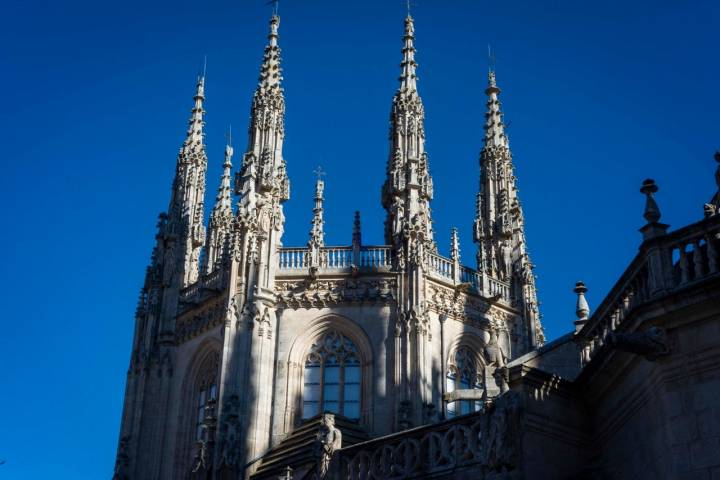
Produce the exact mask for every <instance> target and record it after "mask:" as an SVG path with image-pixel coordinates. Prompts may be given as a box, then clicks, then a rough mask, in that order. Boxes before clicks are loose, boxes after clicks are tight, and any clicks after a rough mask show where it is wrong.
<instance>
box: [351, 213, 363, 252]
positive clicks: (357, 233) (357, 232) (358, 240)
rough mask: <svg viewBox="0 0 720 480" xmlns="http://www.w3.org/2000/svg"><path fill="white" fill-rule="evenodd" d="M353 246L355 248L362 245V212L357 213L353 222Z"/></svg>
mask: <svg viewBox="0 0 720 480" xmlns="http://www.w3.org/2000/svg"><path fill="white" fill-rule="evenodd" d="M352 244H353V247H354V246H356V245H357V246H358V247H359V246H360V245H362V231H361V229H360V212H359V211H357V210H356V211H355V218H354V220H353V231H352Z"/></svg>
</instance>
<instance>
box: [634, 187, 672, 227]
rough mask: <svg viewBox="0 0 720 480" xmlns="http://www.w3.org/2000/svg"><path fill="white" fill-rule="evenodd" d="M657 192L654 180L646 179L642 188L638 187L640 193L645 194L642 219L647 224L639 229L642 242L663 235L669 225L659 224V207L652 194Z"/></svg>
mask: <svg viewBox="0 0 720 480" xmlns="http://www.w3.org/2000/svg"><path fill="white" fill-rule="evenodd" d="M657 191H658V186H657V185H655V180H652V179H650V178H648V179H647V180H645V181H643V184H642V187H640V193H643V194H645V196H646V200H645V212H644V213H643V217H645V220H647V222H648V223H647V224H646V225H645V226H643V227H642V228H641V229H640V232H641V233H642V234H643V239H644V240H649V239H651V238H655V237H658V236H660V235H665V234H666V233H667V229H668V227H669V225H666V224H664V223H660V207H658V204H657V202H656V201H655V197H654V194H655V192H657Z"/></svg>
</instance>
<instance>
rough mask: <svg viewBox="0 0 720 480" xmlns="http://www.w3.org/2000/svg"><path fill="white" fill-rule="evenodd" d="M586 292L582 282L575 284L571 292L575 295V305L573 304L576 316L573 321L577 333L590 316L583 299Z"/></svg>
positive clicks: (585, 301)
mask: <svg viewBox="0 0 720 480" xmlns="http://www.w3.org/2000/svg"><path fill="white" fill-rule="evenodd" d="M587 291H588V289H587V287H586V286H585V283H584V282H582V281H579V282H576V283H575V288H573V292H575V293H576V294H577V303H576V304H575V315H577V318H578V319H577V320H575V331H576V332H579V331H580V329H582V327H583V325H585V324H586V323H587V321H588V318H589V317H588V315H589V314H590V306H589V305H588V303H587V300H586V299H585V293H586V292H587Z"/></svg>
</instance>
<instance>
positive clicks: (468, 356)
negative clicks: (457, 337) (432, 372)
mask: <svg viewBox="0 0 720 480" xmlns="http://www.w3.org/2000/svg"><path fill="white" fill-rule="evenodd" d="M476 358H477V356H476V355H475V353H474V352H473V351H472V350H471V349H469V348H468V347H460V348H458V349H457V350H456V351H455V355H453V356H452V357H451V358H450V362H449V365H448V370H447V375H446V377H445V390H446V391H447V392H448V393H450V392H454V391H455V390H470V389H477V390H481V389H482V365H479V364H478V363H477V362H476ZM481 407H482V403H481V402H479V401H474V400H457V401H455V402H449V403H448V404H447V410H446V411H447V416H448V418H452V417H455V416H457V415H465V414H466V413H470V412H477V411H479V410H480V408H481Z"/></svg>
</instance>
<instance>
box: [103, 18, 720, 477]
mask: <svg viewBox="0 0 720 480" xmlns="http://www.w3.org/2000/svg"><path fill="white" fill-rule="evenodd" d="M279 27H280V18H279V17H278V16H277V15H273V16H272V18H271V20H270V24H269V35H268V41H267V46H266V47H265V51H264V56H263V59H262V64H261V66H260V78H259V82H258V85H257V89H256V90H255V92H254V95H253V100H252V107H251V112H250V124H249V130H248V131H249V134H248V143H247V147H246V149H245V151H244V152H243V154H242V156H241V159H240V161H237V160H234V151H233V148H232V146H231V145H227V147H226V148H225V158H224V163H223V172H222V176H221V177H220V179H219V185H218V187H217V194H216V196H215V200H214V202H213V204H212V206H208V209H209V210H210V211H209V220H208V221H207V223H206V212H205V197H206V192H205V189H206V181H207V180H206V171H207V165H208V157H207V153H206V147H205V143H204V133H203V129H204V121H205V120H204V113H205V112H204V109H203V102H204V100H205V78H204V76H200V77H199V78H198V80H197V84H196V87H195V94H194V96H193V102H194V103H193V107H192V110H191V116H190V121H189V128H188V131H187V136H186V138H185V140H184V142H183V144H182V146H181V148H180V152H179V154H178V158H177V166H176V171H175V177H174V181H173V185H172V194H171V198H170V203H169V206H168V209H167V212H163V213H161V214H160V216H159V220H158V225H157V234H156V237H155V238H156V243H155V247H154V249H153V251H152V256H151V260H150V264H149V266H148V267H147V271H146V275H145V280H144V283H143V286H142V289H141V292H140V298H139V301H138V306H137V310H136V314H135V330H134V339H133V344H132V347H131V356H130V365H129V369H128V372H127V383H126V390H125V401H124V407H123V414H122V420H121V427H120V438H119V441H118V450H117V458H116V463H115V469H114V475H113V478H114V479H117V480H123V479H241V478H242V479H245V478H252V479H278V478H282V479H298V480H299V479H323V478H327V479H335V478H337V479H340V478H342V479H346V478H347V479H385V478H447V479H452V478H473V479H485V478H487V479H501V478H502V479H505V478H507V479H524V478H528V479H536V478H538V479H542V478H548V479H550V478H553V479H561V478H618V479H620V478H668V479H669V478H710V475H711V473H712V472H715V473H716V474H720V454H719V453H718V452H720V404H718V403H717V397H718V395H720V346H719V344H718V339H719V338H720V290H719V289H718V286H719V285H720V257H719V254H718V253H719V252H720V213H719V211H718V210H719V208H720V193H716V194H715V195H714V196H713V197H712V199H711V200H710V202H709V203H708V204H706V205H705V210H704V215H703V216H702V218H700V219H699V221H698V222H697V223H694V224H691V225H688V226H686V227H683V228H681V229H679V230H675V231H673V232H668V225H665V224H663V223H661V222H660V217H661V215H660V208H659V206H658V202H657V200H656V198H655V193H656V192H657V190H658V187H657V185H655V182H653V181H652V180H646V181H645V182H644V183H643V185H642V187H641V192H642V193H643V194H644V195H645V212H644V218H645V222H646V223H645V225H644V226H643V227H642V228H641V229H640V231H641V235H642V243H641V244H640V248H639V251H638V254H637V256H636V257H635V259H634V260H633V261H632V262H631V264H630V265H629V266H628V268H627V270H626V271H625V272H624V273H623V274H622V275H621V276H620V277H619V279H618V280H617V283H616V284H615V286H614V287H613V289H612V290H611V291H610V292H609V294H608V296H607V297H606V298H605V299H604V300H603V302H602V303H601V305H600V306H599V307H598V308H597V310H596V311H595V312H594V313H593V314H592V315H591V314H590V307H589V305H588V304H587V301H586V300H585V296H584V293H585V292H586V291H587V287H586V286H585V285H584V284H583V283H582V282H578V283H577V285H576V286H575V292H576V293H577V296H578V301H577V306H576V312H577V320H576V321H575V323H574V325H569V328H570V327H572V331H570V332H569V333H568V334H566V335H564V336H562V337H560V338H558V339H555V340H553V341H551V342H546V339H545V337H544V334H543V328H542V325H541V323H540V315H539V312H538V301H537V293H536V289H535V276H534V274H533V263H532V261H531V259H530V257H529V254H528V248H527V243H526V238H525V233H524V218H523V210H522V203H521V201H520V198H519V197H518V190H517V188H516V183H515V182H516V179H515V176H514V167H513V158H512V154H511V150H510V145H509V142H508V138H507V136H506V134H505V125H504V123H503V114H502V109H501V104H500V100H499V96H500V93H501V90H500V88H499V87H498V82H497V80H496V77H495V73H494V72H493V71H492V70H491V71H490V72H489V74H488V79H487V88H486V89H485V94H486V96H487V109H486V113H485V119H486V120H485V126H484V131H485V133H484V138H483V139H482V140H481V139H478V148H479V149H480V172H481V173H480V178H479V179H478V183H479V188H478V194H477V198H476V205H475V206H476V215H475V219H474V223H473V240H474V242H475V244H476V246H477V250H476V260H475V265H474V266H473V267H469V266H465V265H463V264H462V263H461V261H460V252H459V246H458V244H459V242H458V237H457V232H456V231H453V232H452V235H451V242H450V243H451V249H450V256H449V257H445V256H442V255H440V253H439V252H438V248H437V239H436V235H435V232H434V231H433V222H432V212H431V208H430V202H431V200H432V198H433V182H432V177H431V175H430V170H431V169H430V160H429V155H428V153H427V152H426V150H425V131H424V110H423V103H422V100H421V97H420V94H419V91H418V86H417V76H416V68H417V64H416V61H415V26H414V21H413V18H412V17H411V16H410V15H408V16H407V18H406V19H405V22H404V35H403V36H402V42H403V43H402V49H401V54H402V59H401V62H400V71H401V75H400V79H399V85H398V88H397V91H396V92H395V94H394V96H393V98H392V105H391V113H390V122H389V123H390V132H389V138H390V142H389V143H390V149H389V152H388V157H387V168H386V175H385V180H384V183H383V184H382V188H381V198H380V200H381V202H382V205H383V207H384V209H385V210H386V217H385V229H384V232H385V238H384V244H383V245H366V244H364V243H363V241H362V230H361V218H360V214H359V213H356V214H355V222H354V228H353V232H352V238H349V239H348V244H346V245H340V246H331V245H326V244H325V240H324V231H323V224H324V220H323V201H324V197H323V195H324V192H323V190H324V183H323V181H322V179H318V180H317V183H316V185H315V195H314V199H313V201H314V203H313V210H312V211H313V219H312V227H311V230H310V232H309V236H308V241H307V244H305V245H299V246H285V245H283V243H282V235H283V229H284V224H285V217H284V215H283V204H284V202H285V201H287V200H288V199H289V198H290V179H289V178H288V175H287V171H286V162H285V159H284V158H283V143H284V139H285V130H284V115H285V99H284V93H283V88H282V69H281V55H280V47H279ZM716 160H717V161H718V162H720V155H716ZM234 161H235V162H236V163H237V164H238V165H239V168H238V169H236V170H235V172H233V162H234ZM716 181H717V183H718V186H719V188H720V167H719V169H718V172H717V173H716ZM378 187H380V185H378ZM701 475H703V476H701Z"/></svg>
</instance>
